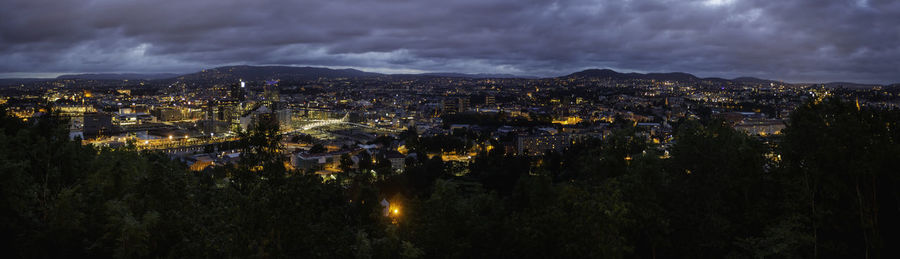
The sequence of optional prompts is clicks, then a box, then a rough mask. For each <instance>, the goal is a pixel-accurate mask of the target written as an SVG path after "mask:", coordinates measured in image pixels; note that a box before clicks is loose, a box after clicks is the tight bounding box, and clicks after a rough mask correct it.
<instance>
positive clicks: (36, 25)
mask: <svg viewBox="0 0 900 259" xmlns="http://www.w3.org/2000/svg"><path fill="white" fill-rule="evenodd" d="M0 17H2V19H3V22H2V23H0V62H2V63H0V73H7V74H11V73H48V72H192V71H196V70H199V69H202V68H209V67H215V66H220V65H233V64H256V65H263V64H266V65H272V64H278V65H313V66H330V67H355V68H361V69H364V70H369V71H376V72H410V71H413V72H414V71H441V72H465V73H511V74H520V75H536V76H558V75H563V74H567V73H570V72H574V71H577V70H581V69H584V68H594V67H598V68H613V69H617V70H622V71H637V72H668V71H683V72H690V73H694V74H697V75H699V76H707V77H710V76H716V77H736V76H756V77H763V78H771V79H778V80H786V81H792V82H800V81H803V82H823V81H837V80H842V81H856V82H868V83H893V82H900V1H894V0H868V1H866V0H835V1H821V0H784V1H771V0H759V1H757V0H698V1H690V0H646V1H644V0H630V1H629V0H623V1H591V0H572V1H565V0H560V1H532V0H457V1H448V0H437V1H431V0H385V1H372V0H329V1H279V0H247V1H237V0H189V1H186V0H159V1H150V0H94V1H68V0H4V1H3V2H2V3H0Z"/></svg>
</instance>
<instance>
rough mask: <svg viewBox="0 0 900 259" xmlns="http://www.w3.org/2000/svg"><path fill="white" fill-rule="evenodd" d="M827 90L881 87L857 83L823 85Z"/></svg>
mask: <svg viewBox="0 0 900 259" xmlns="http://www.w3.org/2000/svg"><path fill="white" fill-rule="evenodd" d="M823 85H824V86H825V87H827V88H872V87H876V86H882V85H878V84H858V83H848V82H831V83H825V84H823Z"/></svg>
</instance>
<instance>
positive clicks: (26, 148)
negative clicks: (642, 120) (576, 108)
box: [0, 99, 900, 258]
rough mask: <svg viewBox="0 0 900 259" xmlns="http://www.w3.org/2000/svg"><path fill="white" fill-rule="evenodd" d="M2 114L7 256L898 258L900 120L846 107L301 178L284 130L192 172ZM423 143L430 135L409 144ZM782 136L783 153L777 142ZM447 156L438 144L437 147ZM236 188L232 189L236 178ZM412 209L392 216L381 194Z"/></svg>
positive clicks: (59, 125) (46, 121)
mask: <svg viewBox="0 0 900 259" xmlns="http://www.w3.org/2000/svg"><path fill="white" fill-rule="evenodd" d="M3 113H4V115H3V116H2V117H0V228H2V229H0V238H2V240H0V245H2V246H3V247H2V251H4V253H5V254H6V255H5V256H4V257H6V258H13V257H29V258H31V257H101V258H102V257H180V258H183V257H188V258H198V257H201V258H202V257H220V256H224V257H241V258H245V257H291V258H319V257H326V258H348V257H357V258H407V257H408V258H415V257H419V258H444V257H450V258H473V257H475V258H482V257H491V258H517V257H539V258H587V257H594V258H596V257H600V258H622V257H628V258H654V257H658V258H671V257H686V258H722V257H737V258H758V257H779V258H781V257H784V258H791V257H799V258H816V257H829V258H830V257H841V258H898V257H897V256H898V253H897V251H898V249H900V248H898V246H897V245H898V244H900V239H898V236H900V188H898V187H900V164H898V162H900V141H898V140H900V127H898V122H900V116H898V113H896V112H886V111H872V110H866V109H862V110H859V109H858V108H857V107H856V106H854V105H852V104H849V103H845V102H841V101H839V100H835V99H831V100H826V101H824V102H821V103H810V104H808V105H805V106H803V107H801V108H800V109H798V110H797V111H796V112H794V113H793V115H792V119H791V121H790V123H789V126H788V128H787V129H786V130H785V132H784V133H785V134H784V135H783V136H782V137H781V138H780V139H775V140H771V141H775V142H776V143H777V144H774V145H768V144H767V143H764V142H763V141H761V140H759V139H756V138H754V137H750V136H747V135H745V134H743V133H740V132H736V131H734V130H733V129H731V128H730V127H727V126H725V125H722V124H721V123H719V122H715V121H711V122H696V121H690V122H685V123H682V124H681V125H680V127H679V130H678V133H677V135H676V137H675V144H674V145H673V146H672V147H671V148H670V149H669V150H670V153H669V154H668V156H666V155H665V154H661V153H660V152H659V151H656V150H655V149H651V148H648V145H647V144H646V143H644V142H643V141H641V139H640V138H637V137H635V136H634V133H633V132H631V130H629V129H624V130H622V131H619V132H617V133H615V134H613V135H612V136H610V137H608V138H606V139H605V140H597V141H591V142H588V143H583V144H581V145H578V146H576V147H573V148H571V149H570V150H568V151H567V152H564V153H562V154H547V155H545V156H542V157H536V158H525V157H515V156H506V155H504V154H502V153H499V152H497V150H494V152H490V153H484V154H481V155H479V156H478V157H477V158H476V160H475V162H473V163H472V164H470V165H467V166H465V168H464V169H465V170H468V171H469V173H468V174H466V175H465V176H459V177H458V176H453V174H452V173H453V172H454V171H455V170H459V168H455V167H454V166H451V164H447V163H444V162H442V161H440V159H427V158H425V157H424V156H422V157H420V158H419V159H409V160H408V161H407V163H408V167H407V170H406V172H405V173H404V174H399V175H391V174H384V173H382V174H378V175H379V177H373V176H372V174H367V173H362V172H367V171H370V170H375V171H379V172H380V171H381V170H382V169H383V168H384V166H385V165H384V164H383V163H381V162H376V163H361V164H360V167H361V168H359V169H352V168H350V167H349V166H348V167H347V168H346V169H347V171H350V172H348V173H345V174H342V176H341V178H339V179H337V180H332V181H327V182H324V183H323V182H322V180H321V178H320V177H318V176H315V175H308V174H303V173H302V172H296V171H288V170H286V169H285V168H284V166H282V165H283V160H282V158H281V155H280V151H279V150H278V146H277V144H278V141H277V137H275V136H274V131H272V129H266V128H264V127H260V128H257V129H255V130H253V131H252V132H249V133H248V137H247V138H246V141H245V143H244V144H245V145H244V147H245V148H244V149H245V150H244V152H243V157H242V160H241V161H242V162H241V164H240V165H238V166H234V167H219V168H218V169H215V170H206V171H202V172H192V171H189V170H187V168H186V166H184V165H182V164H181V163H180V162H178V161H172V160H171V159H170V158H169V157H168V156H166V155H164V154H160V153H152V152H137V151H133V150H129V149H128V148H125V149H119V150H110V149H97V148H94V147H90V146H82V145H81V144H80V143H78V142H74V141H70V140H69V139H68V137H67V131H66V129H65V123H64V122H62V121H59V120H58V119H54V118H53V117H50V116H47V117H44V118H41V119H38V120H36V121H34V120H32V121H28V122H23V121H21V120H19V119H15V118H11V117H9V116H6V115H5V112H3ZM407 137H408V138H410V139H408V143H415V142H416V141H417V139H416V137H412V136H407ZM773 147H774V148H773ZM424 148H427V147H424ZM226 177H227V178H228V179H230V180H228V181H225V180H224V179H225V178H226ZM382 199H386V200H390V201H391V202H392V204H394V205H393V206H397V207H398V208H401V209H402V210H401V211H400V212H399V213H397V214H394V216H392V217H386V216H384V214H383V213H382V210H383V208H382V206H381V205H380V204H379V202H380V201H381V200H382Z"/></svg>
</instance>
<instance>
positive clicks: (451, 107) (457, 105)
mask: <svg viewBox="0 0 900 259" xmlns="http://www.w3.org/2000/svg"><path fill="white" fill-rule="evenodd" d="M468 109H469V97H455V98H449V99H446V100H444V107H443V113H444V114H457V113H462V112H465V111H466V110H468Z"/></svg>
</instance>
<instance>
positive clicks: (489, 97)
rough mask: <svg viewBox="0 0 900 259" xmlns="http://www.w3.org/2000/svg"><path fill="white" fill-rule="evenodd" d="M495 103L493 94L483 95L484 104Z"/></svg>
mask: <svg viewBox="0 0 900 259" xmlns="http://www.w3.org/2000/svg"><path fill="white" fill-rule="evenodd" d="M495 104H497V100H496V99H495V98H494V96H493V95H485V96H484V106H493V105H495Z"/></svg>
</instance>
